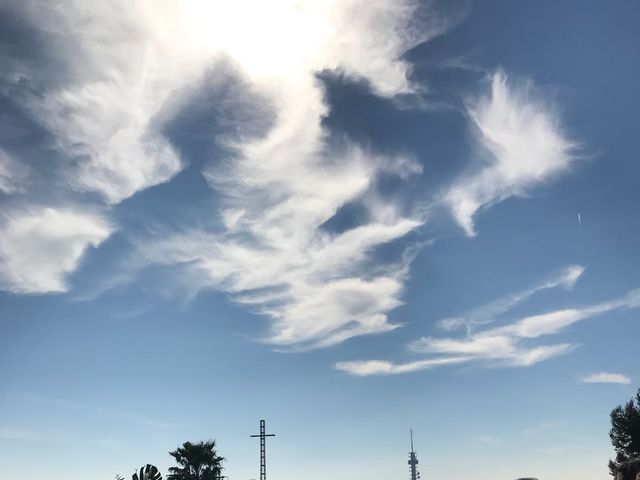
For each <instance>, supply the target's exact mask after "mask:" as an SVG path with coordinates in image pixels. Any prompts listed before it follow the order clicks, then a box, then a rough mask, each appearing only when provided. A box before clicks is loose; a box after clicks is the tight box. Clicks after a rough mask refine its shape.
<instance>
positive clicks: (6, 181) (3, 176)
mask: <svg viewBox="0 0 640 480" xmlns="http://www.w3.org/2000/svg"><path fill="white" fill-rule="evenodd" d="M26 176H27V168H26V167H25V166H23V165H21V164H20V163H18V162H17V161H16V160H15V159H14V158H13V157H12V156H11V155H9V153H8V152H7V151H6V150H5V149H3V148H0V192H2V193H5V194H9V193H15V192H19V191H21V190H22V189H23V185H22V182H23V181H24V179H25V177H26Z"/></svg>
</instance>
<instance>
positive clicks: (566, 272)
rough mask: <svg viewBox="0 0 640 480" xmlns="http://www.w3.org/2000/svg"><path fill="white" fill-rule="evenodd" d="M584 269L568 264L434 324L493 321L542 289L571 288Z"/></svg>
mask: <svg viewBox="0 0 640 480" xmlns="http://www.w3.org/2000/svg"><path fill="white" fill-rule="evenodd" d="M584 270H585V269H584V267H581V266H580V265H570V266H568V267H565V268H564V269H562V270H561V271H560V272H559V273H558V274H556V275H554V276H553V277H551V278H549V279H547V280H545V281H544V282H541V283H539V284H537V285H535V286H533V287H531V288H528V289H526V290H523V291H521V292H517V293H513V294H511V295H507V296H505V297H502V298H500V299H498V300H494V301H492V302H489V303H487V304H485V305H481V306H480V307H476V308H473V309H471V310H469V311H468V312H465V313H463V314H462V315H460V316H458V317H449V318H443V319H442V320H438V322H436V325H437V326H438V327H439V328H441V329H443V330H447V331H452V330H457V329H459V328H462V327H464V328H466V329H467V330H469V329H471V328H473V327H475V326H478V325H484V324H487V323H490V322H493V321H494V320H495V319H496V317H498V316H499V315H502V314H503V313H506V312H508V311H509V310H511V309H513V308H514V307H516V306H517V305H519V304H521V303H522V302H524V301H526V300H528V299H529V298H531V297H532V296H533V295H535V294H536V293H538V292H540V291H542V290H547V289H551V288H558V287H562V288H567V289H570V288H573V286H574V285H575V283H576V282H577V281H578V279H579V278H580V277H581V276H582V274H583V273H584Z"/></svg>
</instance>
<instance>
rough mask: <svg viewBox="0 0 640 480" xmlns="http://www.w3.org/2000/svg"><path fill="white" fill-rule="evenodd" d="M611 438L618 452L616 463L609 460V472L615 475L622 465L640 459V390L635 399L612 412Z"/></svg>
mask: <svg viewBox="0 0 640 480" xmlns="http://www.w3.org/2000/svg"><path fill="white" fill-rule="evenodd" d="M609 437H610V438H611V444H612V445H613V448H614V449H615V451H616V459H615V461H613V460H609V470H610V472H611V475H615V474H616V472H617V471H618V470H619V469H620V467H621V466H622V465H624V464H626V463H628V462H630V461H632V460H634V459H638V458H640V389H639V390H638V392H637V393H636V396H635V398H632V399H631V400H629V401H628V402H627V403H626V404H625V405H624V406H622V405H618V406H617V407H616V408H614V409H613V410H612V411H611V430H610V431H609Z"/></svg>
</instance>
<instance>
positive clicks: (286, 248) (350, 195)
mask: <svg viewBox="0 0 640 480" xmlns="http://www.w3.org/2000/svg"><path fill="white" fill-rule="evenodd" d="M290 6H291V5H290V4H289V2H276V3H275V4H273V5H271V4H270V6H269V7H266V6H265V7H263V6H260V5H258V6H257V8H258V9H259V10H260V11H263V10H266V11H264V12H263V13H264V14H265V15H266V16H267V18H272V16H275V17H277V18H278V20H279V21H280V22H282V21H283V19H284V23H280V24H279V28H278V30H279V31H278V32H277V33H276V34H275V35H273V31H271V30H270V32H269V35H265V44H264V45H255V44H252V45H251V48H250V49H245V46H244V45H243V43H242V42H243V41H244V39H243V38H237V37H242V36H243V33H242V32H240V33H239V32H237V31H235V30H234V31H233V32H229V31H228V30H229V29H228V28H224V27H225V26H224V25H221V27H222V28H221V30H220V31H217V32H216V29H215V28H211V27H210V26H209V25H207V26H206V31H207V32H210V31H212V32H215V33H213V34H212V35H213V37H214V39H215V43H216V44H217V42H223V43H224V42H230V44H229V45H228V48H227V49H226V50H225V52H226V53H227V55H228V56H229V58H230V59H231V61H232V62H235V63H236V64H237V65H238V67H239V71H240V72H242V74H243V75H244V79H245V81H247V82H248V83H249V84H251V85H252V87H253V88H254V90H255V91H256V92H260V94H261V96H262V97H263V98H265V99H266V100H267V103H266V104H265V105H262V107H261V108H259V109H257V111H264V110H265V108H266V110H267V112H268V117H269V118H271V119H275V120H273V122H272V123H271V125H270V128H269V129H268V131H267V132H266V133H265V134H264V135H262V136H256V137H250V138H247V137H246V136H244V135H243V136H235V137H234V136H231V137H229V136H227V137H225V138H224V142H223V144H224V146H225V148H227V149H228V151H229V152H230V159H229V161H228V162H224V163H223V164H222V165H220V164H218V165H212V166H210V167H209V168H208V169H207V170H206V171H205V174H206V177H207V179H208V180H209V183H210V185H211V186H212V187H213V188H215V189H216V190H217V191H218V192H219V193H221V194H222V207H221V210H220V215H219V222H217V223H215V222H214V223H210V224H209V226H208V227H207V228H205V229H203V228H199V229H188V230H185V231H181V232H175V233H174V234H170V235H167V236H166V237H165V238H164V239H161V240H155V241H152V242H149V241H145V242H144V246H143V245H141V247H140V249H139V258H141V259H142V262H143V263H147V264H164V265H174V266H180V267H182V272H183V273H184V277H183V278H184V280H185V281H186V282H187V283H188V284H189V285H190V288H191V289H193V290H200V289H203V288H213V289H217V290H222V291H225V292H227V293H228V294H229V295H230V296H231V298H232V299H233V300H234V301H236V302H238V303H240V304H244V305H246V306H248V307H249V308H251V309H252V310H254V311H256V312H258V313H260V314H263V315H266V316H267V317H269V318H270V319H271V320H272V323H271V329H270V331H269V334H268V338H267V339H268V341H270V342H271V343H274V344H277V345H282V346H295V347H296V348H315V347H325V346H329V345H333V344H336V343H339V342H342V341H344V340H346V339H348V338H351V337H354V336H358V335H365V334H374V333H383V332H388V331H390V330H392V329H394V328H396V327H397V325H396V324H393V323H392V322H390V321H389V319H388V312H390V311H391V310H393V309H394V308H396V307H397V306H399V305H400V304H401V295H402V291H403V286H404V281H405V277H406V275H407V269H408V260H409V259H408V257H407V256H405V257H403V258H399V259H397V260H396V261H392V262H386V263H385V264H380V265H376V264H375V262H372V259H373V257H372V255H373V253H374V251H375V250H376V249H378V248H380V247H382V246H384V245H386V244H389V243H391V242H394V241H396V240H398V239H400V238H402V237H404V236H406V235H407V234H409V233H410V232H412V231H414V230H415V229H417V228H418V227H419V226H421V225H422V224H423V223H424V218H423V217H422V216H420V215H418V214H415V213H412V211H411V209H410V208H409V209H407V208H405V207H404V206H403V205H402V204H401V203H398V202H392V201H390V200H389V199H386V198H382V197H381V195H380V193H379V192H378V191H377V190H376V186H375V183H376V180H377V179H378V178H379V176H380V175H382V174H389V175H397V176H399V177H401V178H404V177H406V176H408V175H411V174H416V173H418V172H420V170H421V168H420V166H419V165H418V164H417V163H415V162H413V161H411V160H407V159H406V158H400V157H399V158H393V157H391V156H380V155H373V154H371V153H370V152H368V151H367V150H366V149H364V148H362V147H359V146H358V145H355V144H352V143H351V142H349V141H344V142H342V143H341V144H340V145H336V144H335V143H332V142H329V138H328V134H329V132H328V131H327V130H326V128H325V127H324V126H323V124H322V120H323V118H324V117H325V115H326V114H327V113H328V106H327V104H326V101H325V99H324V92H323V88H322V85H321V83H320V82H319V80H318V79H317V74H318V73H319V72H321V71H327V70H330V71H335V70H336V69H337V70H339V71H340V73H341V74H342V75H346V76H350V77H354V78H358V79H360V80H364V81H366V82H368V83H369V85H370V86H371V87H372V89H373V91H374V92H375V93H376V94H378V95H380V96H383V97H393V96H395V95H398V94H402V93H407V92H410V91H412V89H413V86H412V85H411V84H410V82H409V81H408V78H407V73H408V71H409V68H410V67H409V65H408V64H407V63H406V62H405V61H404V60H402V58H401V57H402V54H403V53H404V52H405V51H406V50H407V49H408V48H410V47H412V46H414V45H416V44H417V43H419V42H421V41H423V40H426V39H428V38H430V37H432V36H434V35H436V34H438V33H440V32H441V31H442V29H443V28H444V26H443V25H441V24H439V23H438V24H435V23H434V24H433V25H425V24H423V26H422V28H421V29H417V28H414V27H413V20H412V19H413V18H414V17H416V13H417V12H418V6H417V4H415V3H413V2H386V1H385V2H378V3H376V4H375V5H371V4H367V5H366V6H365V5H364V3H362V2H360V1H350V2H326V3H319V4H307V5H305V6H304V7H301V8H298V9H294V10H289V7H290ZM229 14H230V15H232V16H233V15H236V14H237V15H240V16H241V17H242V21H241V22H235V23H234V22H232V23H231V24H233V25H240V26H241V28H244V27H246V28H248V29H253V28H254V27H255V28H257V29H258V30H259V31H260V30H261V29H263V28H264V25H263V22H262V20H261V21H260V24H259V25H254V22H253V21H251V20H249V21H248V23H247V19H246V16H245V15H244V13H243V12H241V11H236V10H235V7H233V8H231V9H230V12H229ZM256 18H260V16H256ZM267 24H268V22H267ZM203 28H204V27H203ZM234 28H235V27H234ZM345 31H348V32H349V34H348V35H344V32H345ZM245 33H246V34H247V35H249V34H251V36H255V35H256V33H255V32H248V31H247V32H245ZM227 34H229V35H230V38H229V39H228V38H226V35H227ZM294 38H295V40H294V41H292V39H294ZM210 40H211V41H213V39H210ZM348 205H358V206H359V207H360V208H361V209H362V210H363V211H364V212H366V213H365V215H364V217H365V218H363V219H362V221H361V222H359V224H357V225H355V226H353V227H352V228H346V229H344V228H338V229H337V230H335V229H334V230H332V229H328V228H326V224H327V222H330V221H331V220H332V219H334V217H335V216H336V214H337V213H338V212H339V211H340V210H341V209H342V208H343V207H345V206H348Z"/></svg>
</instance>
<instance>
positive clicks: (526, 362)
mask: <svg viewBox="0 0 640 480" xmlns="http://www.w3.org/2000/svg"><path fill="white" fill-rule="evenodd" d="M639 307H640V289H637V290H632V291H630V292H629V293H627V294H626V295H624V296H622V297H619V298H617V299H614V300H611V301H608V302H603V303H599V304H595V305H591V306H589V307H584V308H578V309H564V310H556V311H552V312H548V313H544V314H540V315H532V316H529V317H525V318H522V319H520V320H517V321H515V322H512V323H510V324H507V325H505V326H502V327H497V328H492V329H486V330H483V331H479V332H476V333H472V334H469V335H467V336H465V337H460V338H452V337H442V338H437V337H422V338H420V339H418V340H415V341H413V342H411V343H410V344H409V348H410V350H412V351H413V352H414V353H420V354H424V355H428V357H427V358H426V359H422V360H418V361H414V362H409V363H404V364H392V363H389V362H385V361H380V360H364V361H351V362H343V363H341V364H339V365H347V366H348V368H341V370H344V371H346V372H348V373H351V374H353V375H360V376H363V375H382V374H386V375H389V374H394V373H403V372H406V371H416V370H423V369H426V368H432V367H434V366H437V365H440V362H442V364H446V360H447V359H452V360H453V362H452V363H463V362H464V363H466V362H476V363H477V362H484V363H486V364H488V365H490V366H512V367H528V366H531V365H535V364H537V363H539V362H542V361H544V360H547V359H550V358H553V357H556V356H559V355H563V354H566V353H568V352H570V351H571V350H573V349H574V348H576V347H577V345H575V344H571V343H560V344H551V345H529V344H528V343H529V342H530V341H531V340H533V339H537V338H539V337H545V336H548V335H554V334H558V333H560V332H562V331H563V330H565V329H566V328H567V327H569V326H571V325H573V324H574V323H576V322H578V321H581V320H584V319H587V318H590V317H594V316H596V315H602V314H604V313H607V312H611V311H614V310H618V309H633V308H639ZM599 375H602V377H598V376H593V377H588V378H594V379H597V378H601V379H603V380H602V381H606V379H607V378H614V379H615V378H616V376H615V375H614V376H613V377H608V375H610V374H599ZM618 380H620V378H618ZM584 381H587V380H584ZM593 381H597V380H593ZM612 381H613V380H612Z"/></svg>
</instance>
